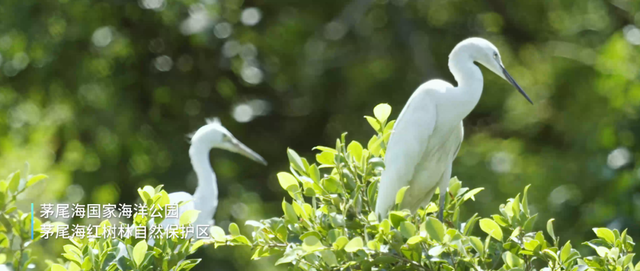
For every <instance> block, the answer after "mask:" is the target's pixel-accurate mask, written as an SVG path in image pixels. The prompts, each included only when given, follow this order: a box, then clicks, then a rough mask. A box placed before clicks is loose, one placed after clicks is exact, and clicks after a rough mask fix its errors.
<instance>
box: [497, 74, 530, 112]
mask: <svg viewBox="0 0 640 271" xmlns="http://www.w3.org/2000/svg"><path fill="white" fill-rule="evenodd" d="M500 68H502V73H503V74H504V77H505V78H507V81H509V83H511V84H512V85H513V86H514V87H516V88H517V89H518V91H519V92H520V94H522V96H524V97H525V98H526V99H527V101H529V102H530V103H531V104H533V102H532V101H531V99H530V98H529V95H527V93H526V92H524V90H523V89H522V88H521V87H520V85H518V83H516V80H513V77H511V75H510V74H509V73H508V72H507V69H505V68H504V66H502V65H500Z"/></svg>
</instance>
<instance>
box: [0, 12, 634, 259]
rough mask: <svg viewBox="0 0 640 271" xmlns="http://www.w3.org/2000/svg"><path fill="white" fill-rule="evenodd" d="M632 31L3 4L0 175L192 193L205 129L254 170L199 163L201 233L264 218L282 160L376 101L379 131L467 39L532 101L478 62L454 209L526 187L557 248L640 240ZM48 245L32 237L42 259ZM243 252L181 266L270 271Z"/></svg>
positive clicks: (518, 20) (586, 20)
mask: <svg viewBox="0 0 640 271" xmlns="http://www.w3.org/2000/svg"><path fill="white" fill-rule="evenodd" d="M638 26H640V2H638V1H633V0H574V1H553V0H545V1H505V0H484V1H462V0H450V1H444V0H350V1H342V0H324V1H294V0H269V1H267V0H246V1H242V0H137V1H133V0H3V1H2V3H1V4H0V65H1V66H0V165H1V166H0V174H3V175H4V176H6V174H9V173H10V172H12V171H14V170H17V169H21V168H22V165H23V163H24V161H29V162H30V163H31V166H32V172H43V173H47V174H48V175H50V176H51V180H49V181H47V182H41V183H40V184H39V187H38V189H39V190H38V189H32V190H31V191H29V193H28V195H27V197H25V198H23V199H22V202H23V205H22V207H23V209H25V210H26V208H28V207H27V206H28V204H29V203H31V202H35V203H36V204H39V203H57V202H60V203H63V202H64V203H73V202H80V203H132V202H133V201H134V200H135V199H137V197H138V196H137V193H136V190H135V189H136V188H137V187H140V186H143V185H157V184H165V185H166V186H165V188H166V190H167V191H169V192H173V191H188V192H193V190H194V189H195V185H196V182H195V175H194V174H193V173H192V170H191V166H190V163H189V159H188V155H187V150H188V143H187V141H186V140H185V134H187V133H189V132H191V131H194V130H195V129H197V128H198V127H199V126H201V125H203V124H204V119H205V118H206V117H212V116H218V117H220V118H221V119H222V123H223V124H224V125H225V126H226V127H227V128H228V129H229V130H230V131H231V132H232V133H233V134H234V135H235V136H236V137H237V138H238V139H239V140H241V141H243V142H244V143H245V144H246V145H248V146H249V147H251V148H252V149H254V150H256V151H257V152H258V153H260V154H261V155H263V156H264V157H265V158H266V159H267V160H268V161H269V162H270V164H269V166H268V167H261V166H257V165H255V164H254V163H252V162H251V161H249V160H248V159H243V158H242V157H240V156H238V155H235V154H229V153H226V152H224V151H213V152H212V154H211V155H212V165H213V168H214V170H215V171H216V173H217V174H218V179H219V187H220V195H221V204H220V206H219V208H218V212H217V214H216V222H217V223H218V225H220V226H221V227H223V228H225V227H226V226H227V225H228V224H229V223H230V222H237V223H239V224H242V223H243V221H244V220H247V219H259V218H266V217H269V216H276V215H280V202H281V201H282V198H283V197H284V196H285V194H284V193H283V192H282V191H280V189H278V182H277V179H276V178H275V173H276V172H278V171H283V170H287V168H288V162H287V156H286V153H285V151H286V148H287V147H291V148H293V149H295V150H296V151H298V152H299V153H300V154H301V155H303V156H306V157H307V158H312V157H313V151H312V150H311V148H312V147H313V146H316V145H329V146H330V145H331V144H333V143H334V142H335V138H336V137H338V136H339V135H340V133H341V132H343V131H347V132H349V136H348V137H349V138H352V139H357V140H360V141H365V142H366V141H367V140H368V139H369V138H370V136H371V134H372V133H373V131H372V130H370V128H369V127H368V124H367V123H366V121H365V120H364V119H363V118H362V116H363V115H365V114H370V112H371V109H372V108H373V107H374V106H375V105H377V104H378V103H381V102H388V103H389V104H391V105H392V106H393V108H394V113H393V114H392V118H396V117H397V114H398V113H399V112H400V110H401V108H402V106H403V105H404V103H405V102H406V100H407V99H408V98H409V96H410V95H411V93H412V92H413V90H414V89H416V87H417V86H418V85H419V84H421V83H422V82H425V81H427V80H429V79H433V78H441V79H444V80H447V81H450V82H453V77H452V76H451V74H450V73H449V72H448V68H447V56H448V54H449V52H450V50H451V49H452V48H453V47H454V46H455V44H456V43H458V42H459V41H461V40H462V39H464V38H467V37H471V36H480V37H484V38H486V39H489V40H490V41H492V42H493V43H494V44H496V46H497V47H498V48H499V49H500V52H501V54H502V56H503V59H504V61H505V65H506V67H507V68H508V69H509V71H510V73H511V74H512V75H513V76H514V77H515V79H516V80H518V82H519V83H520V85H522V87H523V88H524V89H525V90H526V91H527V93H529V95H530V96H531V97H532V99H533V100H534V102H535V105H534V106H531V105H529V104H528V103H527V102H526V100H524V99H523V98H522V97H521V96H520V95H519V94H518V93H517V91H515V90H514V89H513V88H512V87H511V85H509V84H508V83H506V82H504V81H502V80H501V79H500V78H499V77H498V76H495V75H494V74H491V73H490V72H489V71H488V70H486V69H484V68H483V70H484V75H485V87H484V94H483V97H482V99H481V100H480V103H479V104H478V106H477V107H476V109H475V110H474V111H473V112H472V114H471V115H470V116H469V117H468V118H467V119H466V120H465V121H464V124H465V128H466V131H465V142H464V143H463V145H462V148H461V150H460V153H459V154H458V158H457V160H456V161H455V163H454V172H453V175H455V176H458V177H459V178H460V179H461V180H463V181H464V182H465V184H466V185H468V186H470V187H486V190H485V191H483V192H482V193H480V194H479V195H478V196H477V201H476V202H475V203H474V204H470V205H472V206H473V207H472V208H471V209H469V210H468V212H469V213H473V212H478V213H479V214H480V215H481V216H484V217H486V216H489V215H490V214H493V213H496V212H497V207H498V205H499V203H501V202H503V201H504V200H505V199H506V198H508V197H512V196H514V195H515V194H516V193H518V192H520V191H522V189H523V188H524V186H526V185H527V184H533V186H532V190H531V191H532V193H531V194H530V202H531V204H532V205H533V208H535V211H537V212H539V213H540V216H539V219H538V223H539V224H540V225H539V226H542V225H543V222H544V221H546V220H547V219H549V218H551V217H555V218H556V232H557V234H559V235H560V236H561V237H562V238H571V239H573V240H574V242H575V243H574V246H578V244H579V243H578V242H581V241H584V240H588V239H589V238H590V237H591V235H592V233H591V228H592V227H595V226H608V227H611V228H627V227H628V228H629V234H630V235H631V236H632V237H634V238H640V223H639V222H640V193H639V192H640V185H639V183H640V166H639V165H637V163H636V162H635V161H636V157H637V156H638V155H639V154H640V145H639V144H640V122H639V121H638V117H639V113H640V112H639V110H640V81H639V80H638V79H639V78H640V47H639V45H640V29H639V28H638ZM83 223H88V222H86V221H85V222H83ZM564 240H567V239H564ZM62 243H64V242H63V241H61V240H57V241H54V240H49V241H43V242H41V246H42V247H41V248H40V255H41V256H40V258H41V259H40V260H44V259H51V258H54V257H58V256H59V255H60V252H61V244H62ZM249 255H250V252H249V251H248V250H246V249H243V248H234V249H229V248H221V249H218V250H214V249H213V248H208V249H205V250H203V252H200V253H199V254H198V256H199V257H203V258H204V261H203V263H202V264H201V265H200V266H199V267H200V269H198V270H209V269H208V268H210V267H212V266H216V267H219V270H256V268H259V269H260V270H267V269H266V266H270V265H271V264H270V263H269V262H268V261H259V262H257V263H251V262H249V261H247V259H248V257H249ZM40 266H42V265H40ZM258 266H259V267H258Z"/></svg>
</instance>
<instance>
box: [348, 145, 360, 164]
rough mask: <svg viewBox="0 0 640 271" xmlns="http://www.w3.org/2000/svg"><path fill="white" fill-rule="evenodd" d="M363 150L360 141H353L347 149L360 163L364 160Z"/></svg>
mask: <svg viewBox="0 0 640 271" xmlns="http://www.w3.org/2000/svg"><path fill="white" fill-rule="evenodd" d="M362 150H363V148H362V145H360V143H359V142H358V141H351V143H349V146H347V151H348V152H349V154H351V157H353V158H354V159H355V160H356V162H358V163H360V162H362Z"/></svg>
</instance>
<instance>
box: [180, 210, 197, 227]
mask: <svg viewBox="0 0 640 271" xmlns="http://www.w3.org/2000/svg"><path fill="white" fill-rule="evenodd" d="M198 214H200V211H199V210H186V211H185V212H184V213H182V215H180V225H189V224H193V222H196V219H198Z"/></svg>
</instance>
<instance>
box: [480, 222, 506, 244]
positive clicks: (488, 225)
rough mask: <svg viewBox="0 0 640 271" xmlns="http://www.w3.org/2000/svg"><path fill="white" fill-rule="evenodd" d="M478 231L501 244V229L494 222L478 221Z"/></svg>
mask: <svg viewBox="0 0 640 271" xmlns="http://www.w3.org/2000/svg"><path fill="white" fill-rule="evenodd" d="M480 229H482V231H484V232H485V233H487V234H489V235H490V236H491V237H493V238H495V239H496V240H498V241H500V242H502V229H501V228H500V226H499V225H498V223H496V222H495V221H493V220H491V219H488V218H483V219H480Z"/></svg>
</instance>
